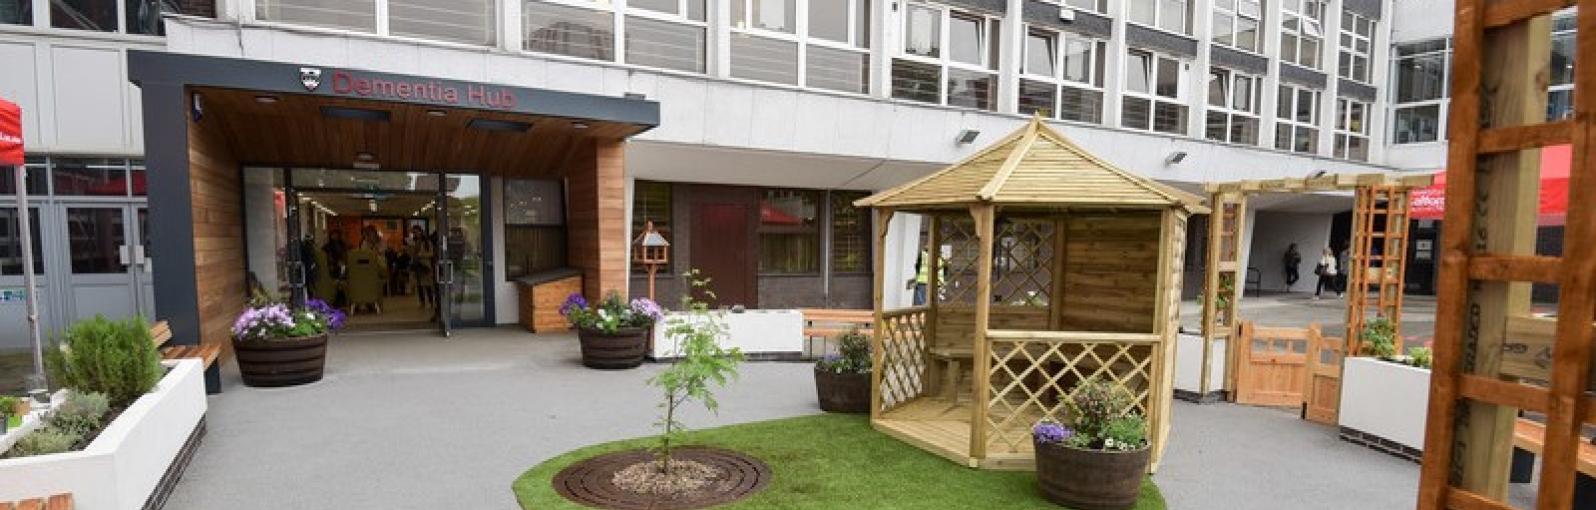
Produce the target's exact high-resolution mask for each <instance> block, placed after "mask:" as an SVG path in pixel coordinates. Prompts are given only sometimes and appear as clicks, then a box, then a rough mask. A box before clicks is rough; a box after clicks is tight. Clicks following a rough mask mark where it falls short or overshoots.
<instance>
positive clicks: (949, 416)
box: [875, 396, 1041, 471]
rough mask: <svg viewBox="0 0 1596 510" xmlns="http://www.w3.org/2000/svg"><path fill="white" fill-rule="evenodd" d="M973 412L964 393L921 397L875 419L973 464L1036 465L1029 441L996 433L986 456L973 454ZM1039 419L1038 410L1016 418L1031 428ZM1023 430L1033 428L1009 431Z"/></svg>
mask: <svg viewBox="0 0 1596 510" xmlns="http://www.w3.org/2000/svg"><path fill="white" fill-rule="evenodd" d="M993 411H994V412H993V415H992V419H993V420H994V421H997V422H1002V420H1003V419H1004V418H1005V417H1006V416H1000V415H999V414H998V413H997V412H996V411H997V410H993ZM970 414H971V402H970V399H969V397H968V396H961V398H959V399H958V401H957V402H951V401H949V400H948V399H946V398H936V397H920V398H916V399H914V400H912V401H909V402H908V403H906V404H903V405H901V406H898V407H896V408H893V409H892V410H891V411H887V412H886V413H883V414H882V415H881V417H880V418H879V419H877V420H875V427H876V430H878V431H881V432H882V433H884V434H887V435H890V436H893V437H896V438H898V439H899V440H901V441H904V442H906V443H909V444H912V445H915V446H917V447H919V448H920V449H923V450H926V451H929V452H931V453H935V454H937V455H939V456H942V457H944V458H947V459H949V460H952V461H954V462H957V463H959V464H963V465H966V466H969V467H978V468H981V469H995V470H1015V471H1029V470H1034V469H1036V467H1035V465H1036V463H1035V460H1034V458H1033V455H1032V453H1033V448H1032V447H1031V443H1030V442H1029V441H1025V442H1021V443H1020V444H1018V445H1013V446H1011V445H1009V444H1008V443H1006V442H1004V441H1003V440H1002V439H999V438H997V437H993V438H992V439H991V440H990V441H989V442H988V443H987V456H986V458H985V459H980V460H976V459H972V458H970ZM1039 419H1041V415H1040V414H1037V415H1035V416H1027V417H1026V418H1025V419H1019V420H1014V423H1023V424H1025V428H1027V429H1028V428H1029V426H1030V424H1032V423H1036V421H1037V420H1039ZM1019 434H1025V435H1026V437H1029V430H1025V431H1010V432H1009V435H1010V436H1011V437H1016V436H1018V435H1019Z"/></svg>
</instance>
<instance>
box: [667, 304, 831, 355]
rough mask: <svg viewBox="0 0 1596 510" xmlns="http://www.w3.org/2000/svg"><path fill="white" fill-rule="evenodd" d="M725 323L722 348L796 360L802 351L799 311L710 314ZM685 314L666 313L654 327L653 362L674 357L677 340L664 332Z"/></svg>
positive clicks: (801, 316)
mask: <svg viewBox="0 0 1596 510" xmlns="http://www.w3.org/2000/svg"><path fill="white" fill-rule="evenodd" d="M710 313H712V314H715V315H716V316H717V317H719V318H720V319H721V320H722V321H724V322H725V323H726V326H727V329H728V330H729V331H728V332H727V335H726V339H725V340H724V342H723V345H725V346H726V347H737V348H739V349H742V351H743V354H745V355H751V356H755V357H761V356H764V357H777V356H789V355H790V356H799V355H801V354H802V353H803V350H804V314H803V313H802V312H799V311H798V310H748V311H745V312H742V313H732V312H730V311H713V312H710ZM685 315H686V314H683V313H680V312H666V313H665V320H664V321H662V322H661V323H660V324H658V325H656V326H654V349H653V352H651V353H650V354H651V355H653V356H654V357H655V358H669V357H673V356H675V352H676V340H674V339H672V338H670V337H668V336H667V335H666V334H665V330H666V329H667V328H669V324H670V323H671V321H672V320H675V319H676V318H678V317H682V316H685Z"/></svg>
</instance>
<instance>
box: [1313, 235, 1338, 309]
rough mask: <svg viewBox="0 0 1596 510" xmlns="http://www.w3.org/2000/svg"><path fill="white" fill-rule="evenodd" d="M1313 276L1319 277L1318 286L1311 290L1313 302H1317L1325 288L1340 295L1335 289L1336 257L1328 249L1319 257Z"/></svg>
mask: <svg viewBox="0 0 1596 510" xmlns="http://www.w3.org/2000/svg"><path fill="white" fill-rule="evenodd" d="M1313 274H1314V275H1316V276H1318V277H1319V284H1318V285H1317V286H1315V287H1314V289H1313V299H1314V300H1318V299H1319V298H1320V295H1321V294H1323V293H1324V289H1326V288H1328V289H1330V292H1336V293H1337V294H1338V295H1339V294H1340V293H1339V292H1338V288H1337V287H1336V255H1335V252H1333V251H1330V248H1329V247H1325V249H1324V253H1323V254H1322V255H1320V256H1319V265H1317V266H1314V268H1313Z"/></svg>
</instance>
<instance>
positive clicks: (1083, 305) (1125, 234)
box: [1062, 211, 1164, 333]
mask: <svg viewBox="0 0 1596 510" xmlns="http://www.w3.org/2000/svg"><path fill="white" fill-rule="evenodd" d="M1162 221H1163V218H1162V216H1161V213H1160V212H1159V211H1150V212H1132V211H1124V212H1118V213H1112V214H1080V215H1071V216H1069V217H1067V218H1066V219H1065V220H1064V245H1065V248H1064V257H1065V258H1064V283H1063V285H1062V288H1063V290H1064V296H1063V299H1064V307H1063V311H1062V313H1063V314H1064V315H1063V328H1062V329H1064V330H1070V331H1107V332H1124V333H1151V332H1153V317H1154V313H1155V312H1154V308H1156V305H1157V298H1156V296H1157V295H1158V275H1159V270H1158V269H1159V267H1158V266H1159V251H1158V250H1159V247H1160V246H1159V240H1160V239H1162V237H1163V235H1164V234H1163V231H1162V228H1161V227H1162Z"/></svg>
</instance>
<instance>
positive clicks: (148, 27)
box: [0, 0, 180, 35]
mask: <svg viewBox="0 0 1596 510" xmlns="http://www.w3.org/2000/svg"><path fill="white" fill-rule="evenodd" d="M124 2H125V3H126V4H127V33H129V34H142V35H166V29H165V26H164V25H163V24H162V23H161V13H162V12H180V8H173V9H167V8H166V6H168V5H172V2H171V1H170V0H124ZM7 3H8V0H0V23H5V17H6V15H5V10H6V4H7Z"/></svg>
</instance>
